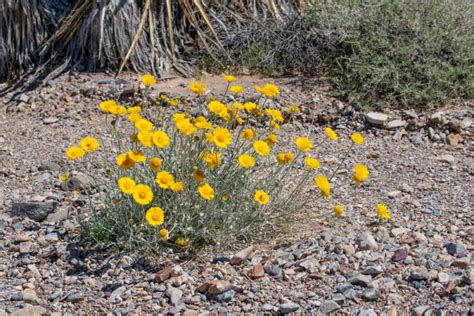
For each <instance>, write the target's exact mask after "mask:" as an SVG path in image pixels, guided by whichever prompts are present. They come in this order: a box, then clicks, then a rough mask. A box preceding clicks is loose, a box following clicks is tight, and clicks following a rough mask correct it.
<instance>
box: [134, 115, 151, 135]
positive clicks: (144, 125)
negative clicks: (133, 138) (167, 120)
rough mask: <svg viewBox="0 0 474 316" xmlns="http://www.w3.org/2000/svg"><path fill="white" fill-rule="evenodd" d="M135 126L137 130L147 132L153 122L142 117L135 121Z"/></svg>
mask: <svg viewBox="0 0 474 316" xmlns="http://www.w3.org/2000/svg"><path fill="white" fill-rule="evenodd" d="M135 128H136V129H138V130H139V131H147V132H149V131H151V130H152V129H153V123H152V122H150V121H149V120H147V119H144V118H142V119H140V120H138V121H136V122H135Z"/></svg>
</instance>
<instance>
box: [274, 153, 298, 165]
mask: <svg viewBox="0 0 474 316" xmlns="http://www.w3.org/2000/svg"><path fill="white" fill-rule="evenodd" d="M276 159H277V162H278V163H279V164H287V163H290V162H292V161H293V160H294V159H295V157H294V156H293V153H292V152H286V153H279V154H278V155H277V157H276Z"/></svg>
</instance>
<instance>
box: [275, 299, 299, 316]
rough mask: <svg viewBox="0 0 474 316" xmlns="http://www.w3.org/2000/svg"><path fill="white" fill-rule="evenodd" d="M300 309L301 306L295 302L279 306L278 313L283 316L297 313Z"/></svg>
mask: <svg viewBox="0 0 474 316" xmlns="http://www.w3.org/2000/svg"><path fill="white" fill-rule="evenodd" d="M298 309H300V305H298V304H296V303H293V302H289V303H285V304H280V305H278V312H279V313H280V314H283V315H285V314H289V313H293V312H296V311H297V310H298Z"/></svg>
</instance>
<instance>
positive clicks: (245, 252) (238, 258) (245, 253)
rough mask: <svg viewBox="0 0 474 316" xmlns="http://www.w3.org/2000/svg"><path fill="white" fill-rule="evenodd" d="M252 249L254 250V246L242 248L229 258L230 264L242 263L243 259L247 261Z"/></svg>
mask: <svg viewBox="0 0 474 316" xmlns="http://www.w3.org/2000/svg"><path fill="white" fill-rule="evenodd" d="M254 250H255V246H250V247H247V248H245V249H242V250H241V251H239V252H238V253H236V254H235V255H234V256H233V257H232V258H231V259H230V264H231V265H241V264H243V263H244V262H245V261H247V260H248V259H249V258H250V256H251V255H252V252H253V251H254Z"/></svg>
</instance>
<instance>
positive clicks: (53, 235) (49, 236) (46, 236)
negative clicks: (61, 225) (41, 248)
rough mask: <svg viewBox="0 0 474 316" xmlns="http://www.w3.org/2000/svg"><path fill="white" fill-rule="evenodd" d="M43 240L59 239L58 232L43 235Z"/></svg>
mask: <svg viewBox="0 0 474 316" xmlns="http://www.w3.org/2000/svg"><path fill="white" fill-rule="evenodd" d="M44 240H47V241H58V240H59V236H58V233H49V234H47V235H45V236H44Z"/></svg>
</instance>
